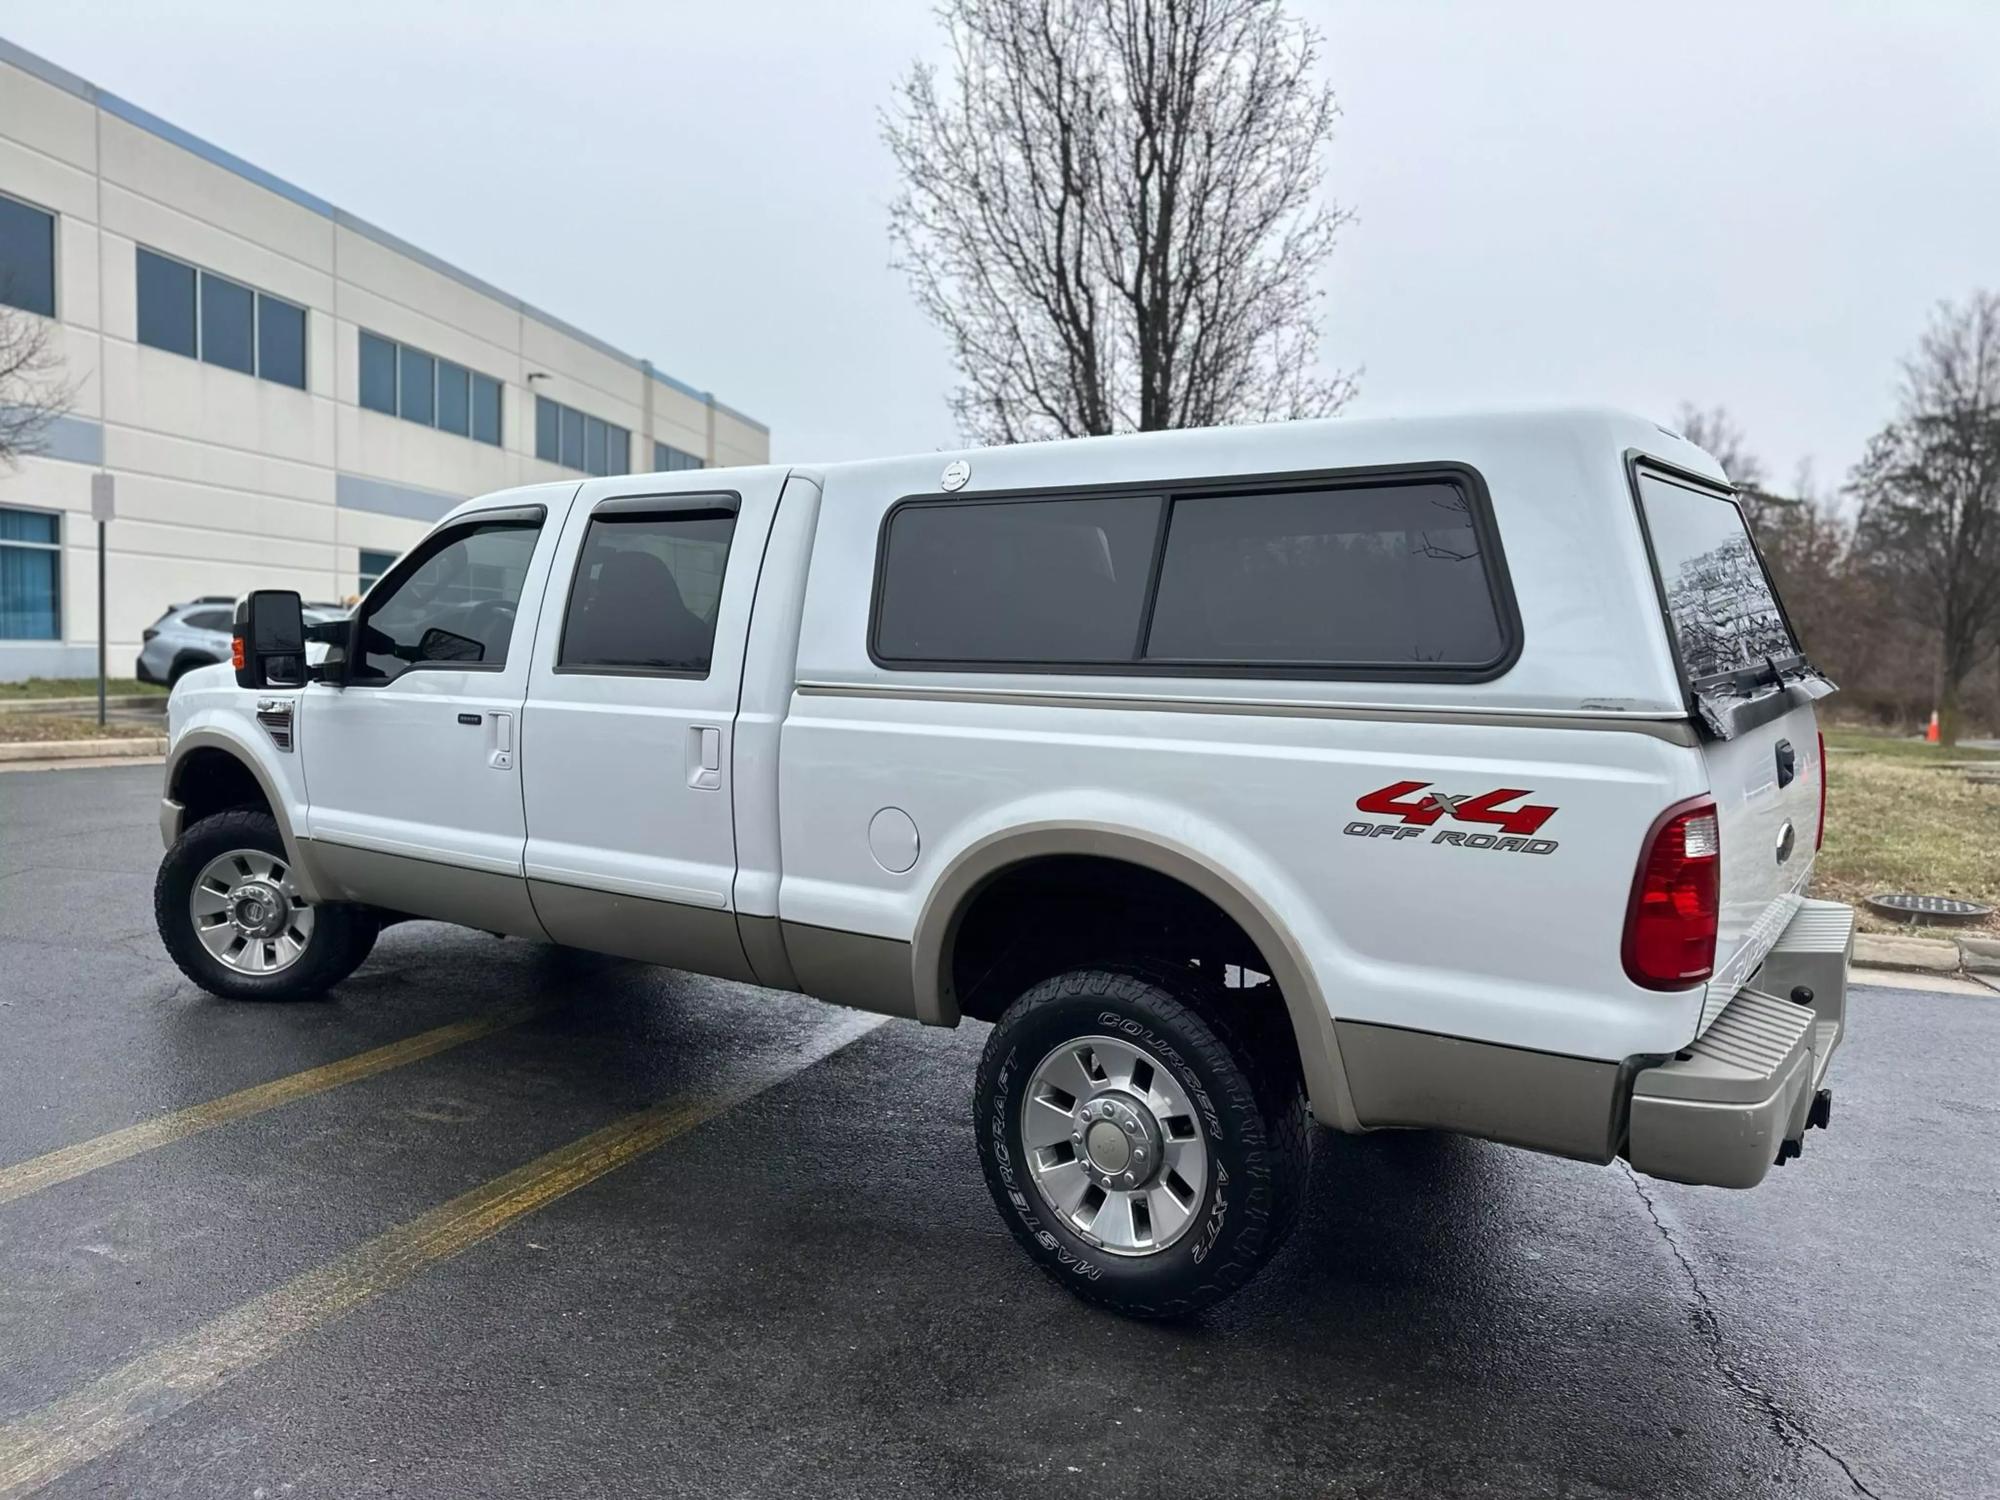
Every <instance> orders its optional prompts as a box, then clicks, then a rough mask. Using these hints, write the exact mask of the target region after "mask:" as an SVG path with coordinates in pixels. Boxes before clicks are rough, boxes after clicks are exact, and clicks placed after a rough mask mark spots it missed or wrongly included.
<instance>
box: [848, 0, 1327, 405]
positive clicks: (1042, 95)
mask: <svg viewBox="0 0 2000 1500" xmlns="http://www.w3.org/2000/svg"><path fill="white" fill-rule="evenodd" d="M938 14H939V19H940V20H941V21H942V23H943V25H944V28H945V32H946V36H947V38H948V40H949V44H950V49H951V61H950V78H949V83H948V84H941V83H940V80H939V75H938V72H937V70H935V69H933V68H930V67H928V66H924V65H922V64H919V65H918V66H916V67H915V68H913V69H912V70H911V72H910V73H909V75H908V76H907V77H906V78H905V79H904V80H903V82H902V83H901V84H900V85H899V87H898V89H897V93H896V98H895V102H894V104H893V106H892V107H891V109H890V110H889V112H888V113H887V114H886V115H885V117H884V120H883V137H884V139H885V141H886V142H887V144H888V146H889V150H890V152H891V154H892V155H893V156H894V158H895V161H896V165H897V168H898V170H899V172H900V174H901V176H902V179H903V191H902V193H901V195H900V196H899V197H898V198H897V199H896V201H895V202H894V204H893V205H892V206H891V209H890V221H889V227H890V235H891V238H892V241H893V243H894V245H895V248H896V264H897V265H898V266H899V267H900V268H901V269H902V270H903V271H904V272H905V273H906V274H907V275H908V276H909V278H910V285H911V288H912V290H913V291H914V293H915V295H916V298H917V303H918V305H919V306H920V307H921V308H923V310H924V312H925V313H926V314H927V315H928V316H929V317H930V318H931V319H932V320H933V321H934V322H935V323H936V324H937V325H938V326H939V327H940V328H941V329H943V330H944V333H945V335H946V337H947V339H948V340H949V341H950V344H951V350H952V356H953V359H954V361H955V362H956V363H957V365H958V368H959V371H960V375H961V382H960V384H959V386H958V388H957V390H956V391H955V392H954V393H953V398H952V405H953V411H954V414H955V415H956V417H957V419H958V422H959V425H960V427H961V428H962V429H963V431H964V432H965V434H966V435H967V436H968V437H971V438H973V439H976V440H984V441H999V442H1014V441H1022V440H1028V439H1035V438H1046V437H1073V436H1082V435H1086V434H1097V433H1108V432H1117V431H1126V430H1131V429H1134V428H1137V429H1140V430H1152V429H1157V428H1163V427H1187V426H1200V425H1207V424H1211V423H1221V422H1251V421H1268V420H1276V419H1283V418H1288V417H1300V416H1320V415H1327V414H1330V413H1332V412H1334V411H1337V410H1338V409H1339V408H1340V407H1341V406H1342V405H1343V404H1344V403H1345V402H1346V401H1347V400H1348V399H1349V398H1350V397H1351V396H1352V394H1353V391H1354V378H1353V376H1352V375H1348V374H1334V375H1328V374H1326V373H1324V372H1323V371H1322V370H1321V368H1320V366H1319V359H1318V353H1319V348H1318V346H1319V325H1318V301H1319V292H1318V289H1317V287H1316V285H1315V282H1314V275H1315V273H1316V271H1317V270H1318V268H1319V266H1320V265H1321V263H1322V262H1323V261H1324V260H1325V259H1326V257H1327V255H1328V254H1329V253H1330V252H1331V251H1332V249H1333V246H1334V242H1335V239H1336V237H1337V235H1338V232H1339V230H1340V229H1341V228H1342V226H1343V225H1345V224H1346V223H1347V222H1348V220H1349V215H1348V214H1347V212H1346V211H1345V210H1342V209H1340V208H1337V207H1335V206H1333V205H1331V204H1328V203H1325V202H1323V201H1322V196H1321V189H1322V187H1323V186H1324V178H1325V167H1324V162H1323V155H1324V148H1325V146H1326V144H1327V142H1328V141H1329V140H1330V139H1331V137H1332V133H1333V123H1334V120H1335V118H1336V117H1337V114H1338V110H1337V108H1336V106H1335V103H1334V98H1333V93H1332V91H1331V89H1329V88H1327V87H1326V86H1324V85H1323V84H1321V83H1319V82H1318V81H1317V80H1316V77H1315V73H1316V68H1317V63H1318V45H1319V43H1318V38H1317V36H1316V34H1315V33H1314V32H1313V31H1312V30H1311V29H1310V28H1309V27H1307V26H1304V25H1302V24H1299V23H1296V22H1293V21H1291V20H1289V19H1288V18H1287V17H1286V16H1285V14H1284V12H1283V11H1282V9H1281V8H1280V5H1279V0H944V3H943V4H942V5H941V6H940V9H939V12H938Z"/></svg>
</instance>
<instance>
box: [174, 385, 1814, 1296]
mask: <svg viewBox="0 0 2000 1500" xmlns="http://www.w3.org/2000/svg"><path fill="white" fill-rule="evenodd" d="M1830 691H1832V685H1831V684H1830V683H1827V682H1826V681H1825V679H1824V678H1823V677H1821V676H1820V674H1819V673H1818V672H1817V671H1815V670H1814V669H1813V667H1812V665H1811V663H1810V661H1809V660H1808V659H1807V658H1806V656H1805V654H1804V653H1803V651H1802V650H1801V649H1800V646H1799V643H1798V642H1797V640H1796V637H1795V635H1794V633H1793V632H1792V629H1791V626H1790V623H1789V621H1788V619H1787V617H1786V615H1785V612H1784V608H1783V604H1782V601H1781V600H1780V599H1779V597H1778V594H1777V591H1776V589H1775V588H1774V587H1773V585H1772V583H1771V580H1770V578H1769V576H1768V573H1767V572H1766V570H1765V569H1764V567H1763V564H1762V561H1761V559H1760V558H1759V556H1758V554H1757V550H1756V545H1755V541H1754V538H1753V537H1752V535H1751V533H1750V531H1749V528H1748V526H1747V525H1746V524H1745V521H1744V519H1743V516H1742V513H1741V510H1740V508H1739V507H1738V506H1737V504H1736V503H1735V500H1734V497H1733V494H1732V492H1731V490H1730V488H1729V485H1728V482H1727V479H1726V477H1725V476H1724V475H1723V474H1722V472H1721V470H1720V469H1719V468H1718V467H1717V466H1716V464H1715V463H1714V461H1713V460H1712V459H1710V458H1709V457H1708V456H1707V455H1706V454H1704V453H1702V452H1701V451H1700V450H1699V449H1696V448H1693V447H1692V446H1691V445H1689V444H1687V443H1686V442H1684V441H1682V440H1681V439H1680V438H1678V437H1677V436H1675V435H1674V434H1672V433H1670V432H1668V431H1666V430H1664V429H1661V428H1659V427H1657V426H1656V425H1654V424H1652V423H1648V422H1645V421H1643V420H1641V419H1637V418H1633V417H1629V416H1625V415H1623V414H1619V413H1611V412H1600V411H1565V412H1545V413H1531V414H1496V415H1491V416H1481V417H1450V418H1435V419H1425V420H1410V421H1382V422H1363V421H1338V422H1332V423H1290V424H1278V425H1274V426H1271V427H1267V428H1246V429H1230V430H1223V431H1200V432H1176V433H1157V434H1141V435H1133V436H1129V437H1121V438H1107V439H1090V440H1084V441H1079V442H1066V443H1048V444H1037V445H1033V446H1030V447H1022V448H1000V449H988V450H979V451H974V452H968V453H964V454H958V455H952V454H933V455H922V456H917V457H911V458H899V459H888V460H880V461H871V462H864V463H854V464H839V465H826V466H821V467H809V466H790V467H787V466H765V467H759V468H747V469H724V470H705V471H681V472H674V473H666V474H656V475H638V476H625V477H618V478H608V479H595V480H590V481H586V482H583V483H563V484H551V485H540V486H534V487H530V488H524V489H516V490H509V491H505V492H502V493H499V494H496V495H491V496H486V497H483V498H481V499H478V500H473V501H469V502H467V503H466V504H465V505H462V506H460V507H458V508H457V509H456V510H454V511H453V512H452V513H451V514H450V515H448V516H446V517H445V519H444V520H443V521H441V522H440V523H439V524H438V525H437V527H436V528H435V530H434V531H433V532H432V534H431V535H430V536H429V537H428V538H427V539H426V540H425V541H424V542H423V543H421V544H420V545H419V546H417V547H416V548H414V549H412V550H411V552H410V553H409V554H407V555H406V556H405V557H404V558H403V559H402V560H401V561H400V562H399V563H398V564H397V565H396V567H395V568H394V569H393V570H391V571H390V572H389V573H388V574H386V575H385V576H384V577H383V578H382V579H381V581H380V582H379V583H378V584H377V585H376V587H375V588H374V589H373V590H372V591H371V592H370V593H369V595H368V597H367V598H366V599H365V600H364V601H363V602H362V604H361V605H360V606H359V607H358V608H357V609H356V610H355V612H354V615H353V617H352V618H351V619H349V620H342V621H336V622H329V623H323V624H320V625H316V626H313V627H311V628H310V629H308V628H307V627H306V626H305V624H304V620H303V616H302V614H301V613H300V609H299V604H298V600H297V598H296V596H286V595H273V594H260V595H253V596H252V597H251V598H250V599H249V600H248V601H246V603H245V605H244V606H243V607H242V608H241V609H240V610H239V618H238V621H237V651H236V662H235V667H234V670H233V671H230V672H225V671H223V670H220V669H216V670H213V671H209V672H202V673H196V674H194V675H192V676H191V677H189V678H188V679H187V680H186V681H184V682H183V683H182V684H181V685H180V686H179V687H178V688H177V689H176V690H175V693H174V695H173V697H172V700H171V702H170V707H169V718H170V733H171V750H170V754H169V760H168V768H167V788H166V799H165V801H164V803H163V811H162V831H163V833H164V835H165V836H166V839H167V842H168V845H169V850H168V855H167V858H166V860H165V862H164V863H163V866H162V872H161V877H160V884H159V888H158V896H157V901H156V906H157V910H158V915H159V921H160V927H161V932H162V935H163V938H164V940H165V942H166V943H167V946H168V948H169V951H170V952H172V953H173V954H174V956H175V958H176V960H177V961H178V962H180V964H181V966H182V968H183V969H184V970H185V971H186V972H187V973H188V975H189V976H190V978H192V979H194V980H195V982H196V983H198V984H200V985H202V986H203V987H205V988H207V989H210V990H211V991H213V992H215V993H217V994H221V995H226V996H230V997H232V998H242V999H257V998H278V997H284V996H291V995H297V994H303V993H320V992H324V991H326V990H328V989H330V988H332V987H334V986H336V985H338V983H339V982H340V980H341V979H343V978H344V977H345V976H346V975H347V974H348V973H349V972H351V971H352V969H353V968H354V967H355V966H356V965H357V964H359V963H360V962H362V961H363V959H364V958H365V957H366V956H367V954H368V952H369V951H370V947H371V945H372V943H373V941H374V937H375V934H376V932H377V931H378V930H379V929H380V927H381V925H382V924H383V923H384V922H386V921H393V920H400V919H403V918H408V917H420V918H427V919H433V920H442V921H448V922H455V923H460V924H463V925H466V926H470V927H475V928H479V929H483V930H487V931H491V932H496V933H504V934H510V935H515V936H520V937H526V938H531V939H535V940H540V941H547V942H553V943H559V944H565V945H569V946H573V947H578V948H585V949H590V950H593V951H597V952H602V953H608V954H615V955H619V956H622V957H627V958H633V959H639V960H644V961H648V962H653V963H659V964H665V965H669V966H672V967H676V968H682V969H689V970H694V971H697V972H701V973H705V974H710V975H715V976H719V977H721V978H725V979H730V980H738V981H742V982H745V983H749V984H755V985H761V986H765V987H768V988H774V989H781V990H795V991H803V992H804V993H807V994H810V995H814V996H817V997H819V998H822V999H825V1000H828V1001H831V1002H835V1003H842V1004H848V1005H855V1006H861V1007H864V1008H867V1009H871V1010H876V1011H881V1012H885V1013H888V1014H891V1015H898V1016H904V1017H907V1018H910V1019H912V1020H916V1021H919V1022H922V1023H925V1024H928V1025H934V1026H953V1025H957V1024H959V1023H960V1022H961V1021H962V1020H965V1019H972V1020H975V1021H979V1022H990V1023H992V1025H993V1029H992V1031H991V1033H990V1035H989V1039H988V1045H987V1048H986V1054H985V1058H984V1061H983V1062H982V1066H981V1069H980V1075H979V1079H978V1083H977V1089H976V1113H975V1130H976V1136H977V1139H978V1143H979V1150H980V1156H981V1161H982V1165H983V1168H984V1171H985V1174H986V1177H987V1181H988V1184H989V1186H990V1187H991V1189H992V1191H993V1195H994V1198H995V1202H996V1205H997V1206H998V1207H999V1209H1000V1211H1001V1213H1002V1216H1003V1218H1005V1219H1006V1221H1007V1222H1008V1224H1009V1226H1010V1228H1011V1229H1012V1230H1013V1231H1014V1233H1015V1234H1016V1237H1017V1238H1018V1239H1019V1240H1020V1242H1021V1243H1022V1245H1023V1248H1024V1249H1025V1250H1026V1251H1027V1253H1029V1254H1030V1255H1031V1256H1032V1257H1034V1258H1035V1259H1036V1260H1037V1261H1039V1262H1040V1263H1041V1264H1043V1265H1044V1266H1045V1267H1047V1268H1048V1269H1049V1270H1050V1272H1051V1274H1052V1275H1054V1276H1056V1277H1057V1278H1058V1279H1059V1280H1061V1281H1063V1282H1064V1283H1065V1284H1066V1285H1068V1286H1070V1287H1071V1288H1072V1289H1073V1290H1075V1291H1077V1292H1079V1293H1080V1294H1081V1295H1083V1296H1085V1297H1086V1298H1088V1299H1091V1300H1095V1301H1098V1302H1102V1303H1105V1304H1108V1305H1111V1306H1114V1307H1117V1308H1119V1309H1121V1310H1124V1311H1127V1312H1132V1313H1138V1314H1164V1313H1173V1312H1183V1311H1187V1310H1189V1309H1191V1308H1194V1307H1198V1306H1202V1305H1205V1304H1206V1303H1208V1302H1210V1301H1213V1300H1215V1299H1216V1298H1217V1297H1220V1296H1223V1295H1226V1294H1227V1292H1229V1291H1230V1290H1233V1289H1234V1288H1235V1287H1236V1286H1238V1285H1240V1284H1241V1283H1242V1281H1243V1280H1245V1279H1247V1277H1248V1276H1249V1275H1250V1274H1252V1273H1253V1272H1254V1271H1255V1269H1256V1268H1257V1266H1258V1265H1260V1264H1261V1263H1262V1261H1263V1260H1264V1259H1265V1258H1266V1257H1268V1255H1269V1254H1270V1252H1271V1251H1272V1249H1274V1248H1275V1246H1276V1244H1277V1243H1278V1241H1279V1240H1280V1239H1281V1238H1282V1236H1283V1233H1284V1230H1285V1226H1286V1224H1287V1223H1288V1221H1289V1219H1290V1216H1291V1212H1292V1209H1293V1207H1294V1206H1295V1205H1296V1202H1297V1199H1298V1196H1299V1193H1300V1192H1301V1191H1302V1189H1303V1182H1304V1168H1305V1161H1306V1157H1307V1154H1308V1153H1309V1151H1310V1149H1311V1142H1312V1139H1313V1132H1312V1130H1311V1129H1309V1128H1308V1127H1309V1125H1311V1124H1313V1123H1317V1125H1319V1126H1321V1127H1330V1128H1332V1129H1335V1130H1341V1131H1348V1132H1367V1131H1372V1130H1379V1129H1387V1128H1428V1129H1445V1130H1452V1131H1459V1132H1463V1133H1466V1134H1471V1135H1477V1136H1482V1137H1485V1138H1488V1139H1492V1140H1496V1141H1501V1142H1506V1143H1509V1144H1512V1145H1517V1146H1523V1147H1527V1148H1529V1149H1534V1150H1540V1151H1546V1152H1554V1153H1558V1154H1562V1155H1566V1156H1571V1157H1575V1158H1578V1159H1581V1160H1585V1161H1594V1162H1610V1161H1612V1160H1614V1159H1617V1158H1620V1157H1622V1158H1624V1159H1625V1160H1627V1161H1629V1162H1630V1163H1631V1164H1632V1165H1633V1166H1634V1167H1635V1168H1637V1169H1638V1170H1641V1171H1645V1172H1650V1173H1654V1174H1656V1175H1659V1176H1662V1177H1668V1178H1672V1179H1675V1180H1679V1181H1686V1182H1696V1183H1708V1184H1713V1185H1718V1186H1734V1187H1747V1186H1751V1185H1754V1184H1755V1183H1756V1182H1758V1181H1760V1180H1761V1179H1762V1178H1763V1177H1764V1176H1765V1174H1766V1173H1767V1172H1768V1170H1769V1169H1770V1168H1771V1167H1772V1166H1773V1165H1774V1164H1776V1163H1779V1162H1781V1161H1785V1160H1789V1159H1790V1158H1791V1157H1792V1156H1794V1155H1796V1154H1798V1152H1799V1151H1800V1149H1801V1148H1802V1144H1803V1141H1804V1138H1805V1133H1806V1131H1807V1130H1808V1128H1809V1127H1810V1126H1812V1125H1814V1124H1824V1123H1826V1122H1827V1120H1828V1119H1829V1118H1830V1108H1831V1102H1830V1101H1831V1094H1830V1092H1829V1089H1828V1085H1827V1083H1826V1078H1827V1071H1828V1065H1829V1062H1830V1060H1831V1057H1832V1055H1833V1052H1834V1050H1835V1048H1836V1047H1837V1046H1838V1045H1839V1042H1840V1040H1841V1038H1842V1035H1843V1032H1844V1025H1845V985H1846V969H1847V955H1848V950H1849V946H1850V944H1851V933H1852V918H1851V914H1849V913H1848V912H1847V910H1846V909H1845V908H1844V907H1840V906H1838V905H1836V904H1834V903H1830V902H1823V901H1815V900H1812V899H1811V898H1810V897H1809V895H1808V889H1809V879H1810V873H1811V868H1812V862H1813V854H1814V851H1815V850H1816V848H1817V846H1818V842H1819V839H1820V836H1821V830H1822V827H1823V820H1824V792H1825V757H1824V750H1823V746H1822V745H1821V742H1820V738H1819V735H1818V732H1817V728H1816V718H1815V713H1816V710H1815V704H1816V703H1817V701H1818V700H1819V699H1820V698H1822V697H1823V696H1824V695H1825V694H1826V693H1828V692H1830Z"/></svg>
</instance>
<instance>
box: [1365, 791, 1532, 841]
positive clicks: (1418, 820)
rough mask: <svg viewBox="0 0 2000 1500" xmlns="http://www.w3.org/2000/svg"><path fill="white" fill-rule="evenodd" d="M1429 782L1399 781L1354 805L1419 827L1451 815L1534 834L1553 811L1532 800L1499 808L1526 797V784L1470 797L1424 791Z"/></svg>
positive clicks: (1514, 831) (1464, 821)
mask: <svg viewBox="0 0 2000 1500" xmlns="http://www.w3.org/2000/svg"><path fill="white" fill-rule="evenodd" d="M1429 785H1430V783H1429V782H1428V781H1398V782H1396V783H1394V784H1393V785H1390V786H1385V787H1379V788H1377V789H1376V790H1375V791H1372V792H1370V793H1369V794H1368V795H1367V796H1365V797H1361V798H1358V799H1356V801H1355V803H1354V805H1355V806H1356V807H1358V808H1360V809H1361V811H1363V812H1367V813H1383V814H1386V815H1389V816H1393V817H1397V818H1401V819H1402V820H1403V821H1404V822H1405V823H1414V824H1416V825H1417V826H1418V827H1420V828H1428V827H1430V826H1431V824H1433V823H1435V822H1437V820H1438V819H1439V818H1442V817H1445V816H1446V815H1450V816H1451V817H1454V818H1456V819H1457V820H1458V821H1459V822H1461V823H1490V824H1492V825H1493V826H1494V827H1495V828H1498V829H1500V830H1501V831H1502V832H1505V833H1533V832H1534V831H1535V830H1536V829H1538V828H1540V827H1541V826H1542V825H1543V824H1544V823H1546V822H1548V820H1549V819H1550V818H1552V817H1554V816H1555V814H1556V809H1555V808H1553V807H1540V806H1537V805H1536V804H1534V803H1531V802H1530V803H1523V804H1522V805H1521V806H1519V807H1516V808H1512V809H1507V808H1503V807H1501V805H1500V804H1501V803H1503V802H1512V801H1513V800H1514V799H1515V798H1516V797H1525V796H1527V795H1528V789H1527V788H1526V787H1511V786H1503V787H1501V788H1499V789H1498V790H1496V791H1491V792H1481V793H1480V794H1479V795H1478V796H1476V797H1473V796H1468V795H1459V796H1452V795H1449V794H1448V793H1445V792H1424V788H1426V787H1428V786H1429ZM1417 792H1424V795H1423V796H1421V797H1413V795H1412V794H1414V793H1417Z"/></svg>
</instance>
